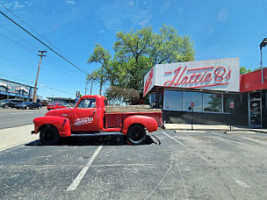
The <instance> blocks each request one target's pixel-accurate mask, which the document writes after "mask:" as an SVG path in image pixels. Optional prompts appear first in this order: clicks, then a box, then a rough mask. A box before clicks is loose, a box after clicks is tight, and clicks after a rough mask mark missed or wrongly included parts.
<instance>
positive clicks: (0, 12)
mask: <svg viewBox="0 0 267 200" xmlns="http://www.w3.org/2000/svg"><path fill="white" fill-rule="evenodd" d="M0 14H2V15H3V16H4V17H5V18H7V19H8V20H9V21H11V22H12V23H14V24H15V25H16V26H18V27H19V28H21V29H22V30H23V31H25V32H26V33H27V34H29V35H30V36H31V37H33V38H34V39H35V40H37V41H38V42H40V43H41V44H43V45H44V46H45V47H47V48H48V49H49V50H51V51H52V52H54V53H55V54H56V55H58V56H59V57H61V58H62V59H63V60H65V61H66V62H68V63H69V64H71V65H72V66H73V67H75V68H76V69H78V70H79V71H81V72H82V73H84V74H85V75H87V73H86V72H85V71H84V70H82V69H81V68H79V67H78V66H77V65H75V64H73V63H72V62H71V61H69V60H68V59H67V58H65V57H64V56H63V55H61V54H60V53H58V52H57V51H55V50H54V49H52V48H51V47H50V46H49V45H47V44H46V43H44V42H43V41H42V40H40V39H39V38H37V37H36V36H34V35H33V34H32V33H30V32H29V31H28V30H27V29H25V28H23V27H22V26H21V25H19V24H18V23H17V22H15V21H14V20H13V19H11V18H10V17H9V16H7V15H6V14H5V13H3V12H2V11H0Z"/></svg>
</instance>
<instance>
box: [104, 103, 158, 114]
mask: <svg viewBox="0 0 267 200" xmlns="http://www.w3.org/2000/svg"><path fill="white" fill-rule="evenodd" d="M138 112H141V113H148V112H161V109H151V108H150V105H128V106H107V107H106V113H138Z"/></svg>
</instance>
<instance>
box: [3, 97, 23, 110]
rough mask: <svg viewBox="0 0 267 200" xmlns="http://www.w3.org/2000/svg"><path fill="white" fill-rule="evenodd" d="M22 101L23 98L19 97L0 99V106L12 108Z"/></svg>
mask: <svg viewBox="0 0 267 200" xmlns="http://www.w3.org/2000/svg"><path fill="white" fill-rule="evenodd" d="M18 103H23V100H20V99H4V100H1V101H0V107H2V108H8V107H11V108H14V107H15V105H16V104H18Z"/></svg>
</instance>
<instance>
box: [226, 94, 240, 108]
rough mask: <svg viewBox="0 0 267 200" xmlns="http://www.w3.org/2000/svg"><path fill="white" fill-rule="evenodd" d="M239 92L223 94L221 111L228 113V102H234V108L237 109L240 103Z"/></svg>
mask: <svg viewBox="0 0 267 200" xmlns="http://www.w3.org/2000/svg"><path fill="white" fill-rule="evenodd" d="M240 97H241V96H240V94H224V95H223V112H225V113H230V102H234V108H235V109H237V108H238V107H240V105H241V104H242V102H241V99H240Z"/></svg>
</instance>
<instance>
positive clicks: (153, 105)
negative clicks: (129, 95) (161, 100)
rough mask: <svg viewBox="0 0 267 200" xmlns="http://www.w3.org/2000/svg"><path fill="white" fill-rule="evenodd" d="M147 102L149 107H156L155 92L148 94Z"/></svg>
mask: <svg viewBox="0 0 267 200" xmlns="http://www.w3.org/2000/svg"><path fill="white" fill-rule="evenodd" d="M149 97H150V98H149V103H150V106H151V108H156V107H157V93H152V94H150V96H149Z"/></svg>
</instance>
